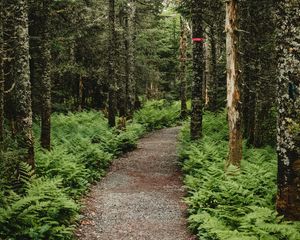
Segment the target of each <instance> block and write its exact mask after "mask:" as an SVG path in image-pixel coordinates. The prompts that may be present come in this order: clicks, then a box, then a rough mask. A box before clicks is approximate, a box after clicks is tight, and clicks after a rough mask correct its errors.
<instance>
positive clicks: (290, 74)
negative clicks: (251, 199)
mask: <svg viewBox="0 0 300 240" xmlns="http://www.w3.org/2000/svg"><path fill="white" fill-rule="evenodd" d="M277 16H278V19H277V24H278V28H277V41H278V43H277V54H278V70H279V73H278V74H279V78H278V126H277V129H278V133H277V134H278V135H277V140H278V195H277V210H278V212H279V213H280V214H283V215H284V216H285V217H286V218H287V219H290V220H300V187H299V186H300V95H299V94H300V70H299V69H300V68H299V66H300V56H299V43H300V28H299V22H300V4H299V1H297V0H284V1H281V2H280V3H278V11H277Z"/></svg>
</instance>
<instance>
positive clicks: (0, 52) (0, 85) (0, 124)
mask: <svg viewBox="0 0 300 240" xmlns="http://www.w3.org/2000/svg"><path fill="white" fill-rule="evenodd" d="M3 15H4V12H3V1H0V142H2V141H3V137H4V65H3V63H4V46H3V44H4V43H3V20H4V18H3Z"/></svg>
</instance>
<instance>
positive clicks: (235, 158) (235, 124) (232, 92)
mask: <svg viewBox="0 0 300 240" xmlns="http://www.w3.org/2000/svg"><path fill="white" fill-rule="evenodd" d="M225 28H226V53H227V106H228V123H229V157H228V162H227V166H229V165H235V166H237V167H239V166H240V163H241V160H242V111H241V90H240V85H241V83H240V81H241V78H240V69H239V45H238V43H239V39H238V31H237V30H238V2H237V0H228V1H227V2H226V27H225Z"/></svg>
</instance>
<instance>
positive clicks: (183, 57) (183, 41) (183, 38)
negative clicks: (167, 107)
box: [179, 17, 187, 119]
mask: <svg viewBox="0 0 300 240" xmlns="http://www.w3.org/2000/svg"><path fill="white" fill-rule="evenodd" d="M186 24H187V23H186V22H185V20H184V19H183V18H182V17H181V18H180V27H181V34H180V59H179V61H180V66H179V69H180V72H179V81H180V101H181V118H182V119H185V118H186V117H187V103H186V102H187V97H186V92H187V80H186V61H187V26H186Z"/></svg>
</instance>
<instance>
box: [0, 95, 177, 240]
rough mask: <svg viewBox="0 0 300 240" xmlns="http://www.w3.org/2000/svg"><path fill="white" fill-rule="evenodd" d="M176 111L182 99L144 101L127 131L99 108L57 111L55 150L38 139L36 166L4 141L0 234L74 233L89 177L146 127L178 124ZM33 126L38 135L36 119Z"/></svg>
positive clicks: (16, 236) (50, 236) (127, 148)
mask: <svg viewBox="0 0 300 240" xmlns="http://www.w3.org/2000/svg"><path fill="white" fill-rule="evenodd" d="M178 111H179V105H178V104H167V103H165V102H164V101H153V102H151V103H146V105H145V107H144V108H142V109H141V110H140V112H137V113H136V114H135V116H134V119H133V120H132V121H131V122H130V123H129V124H128V125H127V127H126V131H119V130H117V129H110V128H109V127H108V125H107V119H105V118H104V117H103V115H102V114H101V113H99V112H94V111H91V112H82V113H74V114H72V113H69V114H67V115H63V114H53V116H52V150H51V151H50V152H49V151H45V150H43V149H41V147H40V146H39V144H38V141H36V142H37V143H36V146H35V149H36V151H35V158H36V169H35V171H32V169H31V167H30V166H29V165H28V164H26V163H22V162H21V161H20V159H21V156H22V151H21V150H16V149H17V148H16V146H15V145H14V143H13V141H11V142H10V143H9V144H6V145H7V146H9V147H5V148H2V149H0V158H1V161H0V169H1V172H0V239H3V240H4V239H5V240H8V239H9V240H12V239H17V240H27V239H36V240H41V239H49V240H52V239H53V240H57V239H72V238H73V231H74V228H75V224H76V222H77V221H78V217H79V210H80V205H79V204H78V199H79V198H80V196H82V194H84V193H85V192H86V191H87V189H88V187H89V185H90V183H91V182H93V181H95V180H98V179H100V178H101V177H102V176H104V174H105V171H106V168H107V167H108V166H109V164H110V163H111V161H112V159H113V158H115V157H116V156H118V155H120V154H122V153H124V152H126V151H130V150H132V149H134V148H135V147H136V144H137V140H138V138H139V137H141V136H142V135H143V134H144V133H145V132H146V131H150V130H153V129H158V128H162V127H167V126H171V125H173V124H175V123H176V122H177V120H178V118H177V116H176V114H174V112H176V113H178ZM34 132H35V136H36V139H38V138H39V135H40V127H39V126H38V125H35V126H34ZM6 145H5V146H6ZM2 170H3V171H2Z"/></svg>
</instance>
